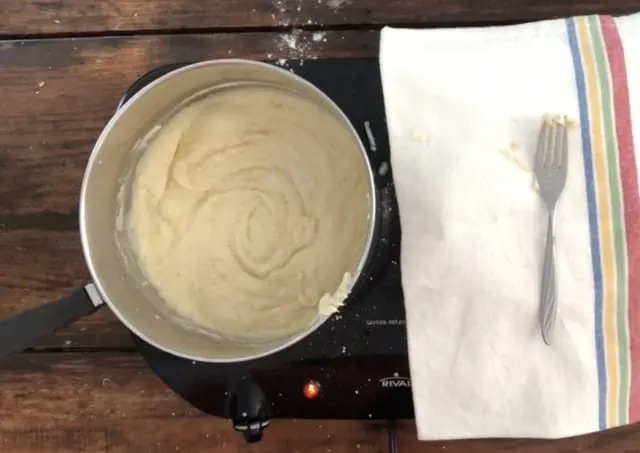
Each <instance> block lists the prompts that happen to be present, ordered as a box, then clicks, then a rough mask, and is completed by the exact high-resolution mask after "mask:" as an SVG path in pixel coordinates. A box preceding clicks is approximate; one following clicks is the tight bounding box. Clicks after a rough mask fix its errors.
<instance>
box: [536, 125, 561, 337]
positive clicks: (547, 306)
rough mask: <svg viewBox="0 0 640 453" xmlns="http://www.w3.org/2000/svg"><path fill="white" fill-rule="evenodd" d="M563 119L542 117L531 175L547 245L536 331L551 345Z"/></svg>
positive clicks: (553, 320) (555, 298)
mask: <svg viewBox="0 0 640 453" xmlns="http://www.w3.org/2000/svg"><path fill="white" fill-rule="evenodd" d="M568 160H569V156H568V150H567V117H566V116H565V117H563V118H555V117H551V116H548V115H547V116H545V117H544V118H543V120H542V126H541V127H540V135H539V136H538V149H537V151H536V157H535V174H536V178H537V180H538V186H539V189H540V196H541V197H542V200H543V201H544V204H545V206H546V207H547V212H548V221H547V244H546V246H545V251H544V264H543V267H542V282H541V285H540V330H541V332H542V339H543V340H544V342H545V343H546V344H547V345H550V344H551V336H552V334H553V328H554V326H555V321H556V313H557V309H558V293H557V287H556V266H555V215H556V206H557V204H558V199H559V198H560V195H561V194H562V191H563V190H564V186H565V183H566V181H567V166H568Z"/></svg>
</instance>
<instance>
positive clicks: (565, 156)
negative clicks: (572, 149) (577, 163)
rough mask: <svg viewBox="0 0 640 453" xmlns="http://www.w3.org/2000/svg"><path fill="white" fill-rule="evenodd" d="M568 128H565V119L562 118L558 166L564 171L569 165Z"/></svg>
mask: <svg viewBox="0 0 640 453" xmlns="http://www.w3.org/2000/svg"><path fill="white" fill-rule="evenodd" d="M568 129H569V127H568V126H567V117H566V116H565V117H564V124H563V127H562V147H561V148H560V156H561V159H560V166H561V167H562V168H564V169H565V170H566V168H567V165H568V164H569V132H568Z"/></svg>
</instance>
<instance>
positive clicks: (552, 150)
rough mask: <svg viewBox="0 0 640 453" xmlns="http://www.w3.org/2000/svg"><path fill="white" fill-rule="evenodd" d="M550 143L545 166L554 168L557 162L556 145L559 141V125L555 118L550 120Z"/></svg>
mask: <svg viewBox="0 0 640 453" xmlns="http://www.w3.org/2000/svg"><path fill="white" fill-rule="evenodd" d="M548 121H549V141H548V143H547V153H546V155H545V156H546V157H545V160H544V166H545V167H546V168H549V167H553V166H554V165H555V162H556V156H557V153H556V143H557V141H558V139H557V136H558V125H557V124H556V123H557V121H556V120H555V119H554V118H549V120H548Z"/></svg>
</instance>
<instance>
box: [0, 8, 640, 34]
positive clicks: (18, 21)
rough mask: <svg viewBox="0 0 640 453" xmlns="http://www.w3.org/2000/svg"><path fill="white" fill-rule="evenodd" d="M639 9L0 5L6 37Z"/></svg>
mask: <svg viewBox="0 0 640 453" xmlns="http://www.w3.org/2000/svg"><path fill="white" fill-rule="evenodd" d="M637 8H638V5H637V1H636V0H616V1H615V2H606V1H604V0H582V1H580V2H577V1H575V0H556V1H555V2H550V1H546V0H511V1H505V0H475V1H469V0H447V1H443V0H386V1H378V0H252V1H238V0H218V1H215V2H207V1H200V0H190V1H186V0H185V1H180V2H176V1H173V0H153V1H145V2H140V1H132V0H110V1H104V0H103V1H99V0H91V1H88V0H25V1H24V2H18V1H4V2H2V3H1V4H0V32H2V33H4V34H11V35H32V34H36V35H43V34H49V33H52V34H55V33H58V34H59V33H63V34H69V33H103V32H115V33H130V32H132V31H136V30H137V31H141V30H180V29H189V30H191V31H196V30H214V29H218V30H219V29H224V28H231V27H235V28H238V27H247V28H255V27H273V26H277V27H287V26H298V27H299V26H326V27H329V26H336V25H339V26H354V25H359V26H362V25H381V24H389V23H392V24H428V25H436V24H440V25H442V24H449V25H452V24H471V23H478V22H484V23H501V22H511V21H530V20H536V19H543V18H548V17H553V16H555V17H559V16H565V15H571V14H593V13H607V14H623V13H629V12H633V11H635V10H637Z"/></svg>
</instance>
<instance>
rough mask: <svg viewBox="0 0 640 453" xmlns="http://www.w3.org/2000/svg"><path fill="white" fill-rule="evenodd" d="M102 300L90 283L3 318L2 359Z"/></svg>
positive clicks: (0, 325) (0, 330) (86, 312)
mask: <svg viewBox="0 0 640 453" xmlns="http://www.w3.org/2000/svg"><path fill="white" fill-rule="evenodd" d="M103 303H104V301H103V300H102V298H101V297H100V295H99V294H98V291H97V290H96V287H95V286H94V285H93V283H91V284H88V285H86V286H84V287H82V288H78V289H76V290H74V291H73V292H72V293H71V294H69V295H67V296H65V297H63V298H62V299H60V300H59V301H56V302H49V303H47V304H45V305H42V306H40V307H37V308H33V309H31V310H29V311H25V312H24V313H20V314H17V315H14V316H10V317H8V318H5V319H3V320H0V360H1V359H3V358H4V357H6V356H8V355H9V354H13V353H14V352H20V351H23V350H24V349H26V348H28V347H29V346H31V345H32V344H33V343H34V342H35V341H36V340H37V339H38V338H40V337H41V336H43V335H46V334H48V333H51V332H53V331H55V330H57V329H59V328H60V327H63V326H66V325H68V324H71V323H72V322H74V321H76V320H78V319H80V318H82V317H84V316H87V315H89V314H91V313H93V312H94V311H96V310H97V309H98V308H100V307H101V306H102V305H103Z"/></svg>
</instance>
